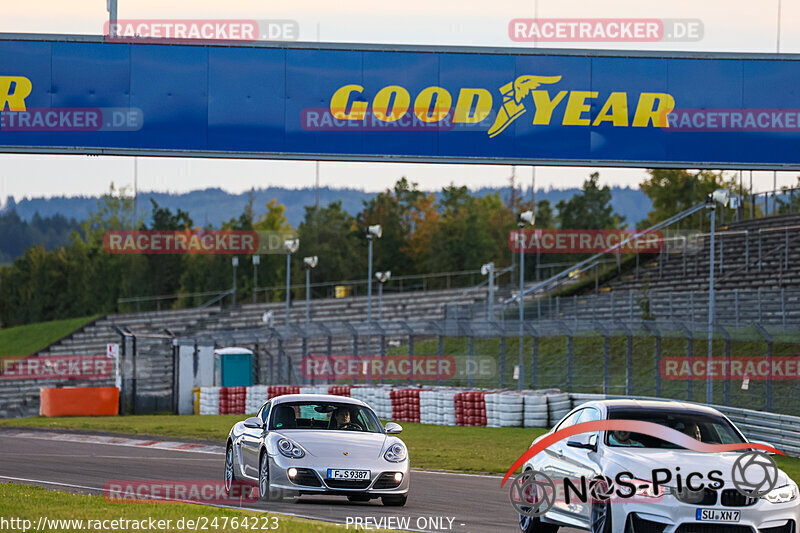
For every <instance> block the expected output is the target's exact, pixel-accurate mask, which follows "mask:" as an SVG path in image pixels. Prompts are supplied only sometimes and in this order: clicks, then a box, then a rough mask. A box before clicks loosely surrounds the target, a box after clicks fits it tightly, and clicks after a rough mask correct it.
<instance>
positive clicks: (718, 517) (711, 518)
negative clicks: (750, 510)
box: [697, 509, 741, 523]
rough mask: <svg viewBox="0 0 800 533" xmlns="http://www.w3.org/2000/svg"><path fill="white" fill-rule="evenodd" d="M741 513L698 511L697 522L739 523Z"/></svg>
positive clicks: (716, 510) (718, 510)
mask: <svg viewBox="0 0 800 533" xmlns="http://www.w3.org/2000/svg"><path fill="white" fill-rule="evenodd" d="M740 514H741V511H727V510H725V511H723V510H721V509H698V510H697V520H698V521H700V522H728V523H734V522H738V521H739V516H740Z"/></svg>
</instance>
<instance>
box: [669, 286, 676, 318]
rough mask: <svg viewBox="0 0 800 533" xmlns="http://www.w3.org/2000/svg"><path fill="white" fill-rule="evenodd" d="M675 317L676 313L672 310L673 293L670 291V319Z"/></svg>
mask: <svg viewBox="0 0 800 533" xmlns="http://www.w3.org/2000/svg"><path fill="white" fill-rule="evenodd" d="M674 317H675V312H674V311H673V308H672V291H669V319H670V320H672V319H673V318H674Z"/></svg>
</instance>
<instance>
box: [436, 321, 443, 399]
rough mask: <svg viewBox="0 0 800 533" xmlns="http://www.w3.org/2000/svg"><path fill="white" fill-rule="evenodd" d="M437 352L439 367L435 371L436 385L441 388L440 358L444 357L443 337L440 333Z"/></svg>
mask: <svg viewBox="0 0 800 533" xmlns="http://www.w3.org/2000/svg"><path fill="white" fill-rule="evenodd" d="M438 348H439V350H438V353H437V355H438V356H439V365H438V368H437V369H436V384H437V385H439V386H441V385H442V356H443V355H444V335H442V334H441V333H440V334H439V346H438Z"/></svg>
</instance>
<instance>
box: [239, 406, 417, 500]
mask: <svg viewBox="0 0 800 533" xmlns="http://www.w3.org/2000/svg"><path fill="white" fill-rule="evenodd" d="M402 430H403V428H402V427H400V426H399V425H398V424H395V423H392V422H389V423H387V424H386V427H385V428H384V427H383V426H382V425H381V422H380V420H379V419H378V417H377V416H376V415H375V412H374V411H373V410H372V409H371V408H370V407H369V406H368V405H367V404H365V403H364V402H362V401H359V400H356V399H353V398H348V397H345V396H334V395H328V394H287V395H284V396H278V397H276V398H273V399H271V400H270V401H268V402H266V403H265V404H264V405H263V406H262V407H261V409H260V410H259V412H258V414H257V415H256V416H254V417H251V418H248V419H247V420H244V421H242V422H237V423H236V424H235V425H234V426H233V428H231V431H230V434H229V435H228V441H227V444H226V450H225V486H226V488H227V489H228V490H229V491H230V490H231V488H232V487H233V486H234V485H241V484H257V485H258V493H259V498H261V499H262V500H269V499H276V498H279V497H282V496H285V495H303V494H333V495H340V496H347V498H348V499H349V500H350V501H369V500H371V499H375V498H380V499H381V501H382V502H383V504H384V505H391V506H402V505H405V503H406V498H407V497H408V488H409V479H408V478H409V457H408V448H406V445H405V444H404V443H403V441H402V440H400V439H399V438H398V437H396V435H397V434H399V433H400V432H401V431H402Z"/></svg>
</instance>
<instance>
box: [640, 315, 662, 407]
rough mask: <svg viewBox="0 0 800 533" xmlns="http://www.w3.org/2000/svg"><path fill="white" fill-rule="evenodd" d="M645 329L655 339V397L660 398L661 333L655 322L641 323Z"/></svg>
mask: <svg viewBox="0 0 800 533" xmlns="http://www.w3.org/2000/svg"><path fill="white" fill-rule="evenodd" d="M642 324H643V325H644V327H645V329H647V330H648V331H649V332H650V333H652V334H653V336H654V337H655V353H654V354H653V356H654V358H655V366H656V368H655V370H656V371H655V376H654V377H655V395H656V397H659V396H661V379H662V376H661V331H660V330H659V329H658V328H657V327H656V325H655V322H652V321H650V322H642Z"/></svg>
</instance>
